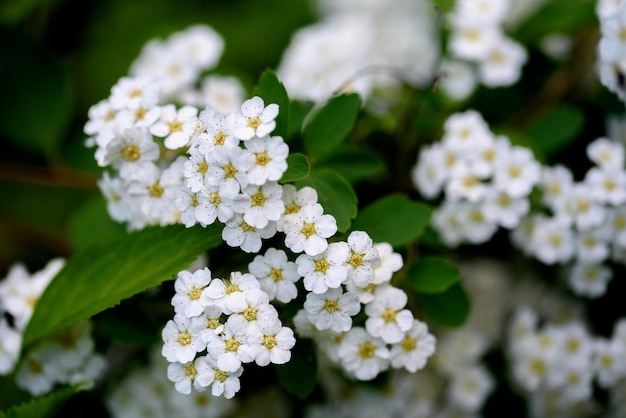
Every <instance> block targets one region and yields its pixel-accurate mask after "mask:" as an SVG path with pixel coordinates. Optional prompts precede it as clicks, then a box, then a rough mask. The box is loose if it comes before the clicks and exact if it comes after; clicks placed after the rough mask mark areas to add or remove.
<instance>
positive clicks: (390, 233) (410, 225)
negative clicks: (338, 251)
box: [352, 194, 432, 246]
mask: <svg viewBox="0 0 626 418" xmlns="http://www.w3.org/2000/svg"><path fill="white" fill-rule="evenodd" d="M431 214H432V208H431V207H430V206H428V205H426V204H425V203H421V202H416V201H413V200H411V199H409V198H408V197H406V196H404V195H400V194H393V195H388V196H385V197H383V198H381V199H379V200H377V201H375V202H373V203H370V204H369V205H367V206H366V207H364V208H363V209H361V210H360V212H359V216H358V217H357V218H356V220H355V221H354V223H353V225H352V230H361V231H366V232H367V233H368V234H369V236H370V237H371V238H372V240H374V242H388V243H389V244H391V245H392V246H400V245H404V244H408V243H409V242H412V241H415V240H417V239H419V237H420V236H421V235H422V233H423V232H424V228H426V225H428V222H429V221H430V216H431Z"/></svg>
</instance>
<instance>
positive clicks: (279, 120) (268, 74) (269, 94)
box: [253, 69, 290, 138]
mask: <svg viewBox="0 0 626 418" xmlns="http://www.w3.org/2000/svg"><path fill="white" fill-rule="evenodd" d="M253 95H254V96H259V97H261V98H262V99H263V101H264V102H265V105H266V106H267V105H268V104H270V103H276V104H277V105H278V116H277V117H276V129H275V130H274V132H272V135H275V136H281V137H283V138H286V137H287V134H288V133H289V112H290V106H289V96H287V90H285V86H283V83H281V82H280V80H279V79H278V76H277V75H276V73H275V72H274V71H273V70H270V69H267V70H265V71H264V72H263V74H261V78H260V79H259V83H258V84H257V86H256V87H255V88H254V92H253Z"/></svg>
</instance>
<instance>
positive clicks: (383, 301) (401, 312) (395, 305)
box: [365, 287, 413, 344]
mask: <svg viewBox="0 0 626 418" xmlns="http://www.w3.org/2000/svg"><path fill="white" fill-rule="evenodd" d="M407 300H408V298H407V295H406V293H405V292H404V291H403V290H402V289H398V288H396V287H385V288H382V289H379V290H378V291H377V292H375V293H374V300H372V301H371V302H370V303H368V304H367V305H365V313H366V314H367V316H368V318H367V320H366V321H365V329H366V330H367V332H369V333H370V334H371V335H372V336H374V337H380V338H382V340H383V341H384V342H386V343H388V344H395V343H398V342H400V341H401V340H402V339H403V338H404V335H405V332H406V331H408V330H409V328H411V326H412V325H413V314H412V313H411V311H409V310H408V309H403V308H404V307H405V306H406V303H407Z"/></svg>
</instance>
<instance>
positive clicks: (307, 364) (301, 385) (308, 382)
mask: <svg viewBox="0 0 626 418" xmlns="http://www.w3.org/2000/svg"><path fill="white" fill-rule="evenodd" d="M316 359H317V357H316V354H315V350H314V347H313V343H312V342H311V341H310V340H307V339H299V340H298V342H297V343H296V346H295V347H294V348H293V349H292V350H291V360H289V361H288V362H287V363H285V364H281V365H277V366H276V374H277V376H278V382H279V383H280V385H281V386H282V387H284V388H285V389H286V390H287V392H289V393H291V394H292V395H294V396H296V397H298V398H300V399H306V398H307V397H308V396H309V395H310V394H311V393H312V392H313V389H315V386H316V385H317V379H318V373H317V360H316Z"/></svg>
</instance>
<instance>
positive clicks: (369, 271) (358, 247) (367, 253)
mask: <svg viewBox="0 0 626 418" xmlns="http://www.w3.org/2000/svg"><path fill="white" fill-rule="evenodd" d="M373 244H374V243H373V242H372V239H371V238H370V236H369V235H368V234H367V233H366V232H364V231H353V232H351V233H350V235H348V246H349V247H350V255H349V257H348V260H347V264H346V266H347V268H348V280H349V281H351V282H352V283H354V284H355V285H356V286H358V287H365V286H367V285H368V284H370V283H373V282H374V279H375V277H376V274H375V271H374V269H375V268H376V267H378V265H379V264H380V256H379V255H378V250H376V248H375V247H374V246H373Z"/></svg>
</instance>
